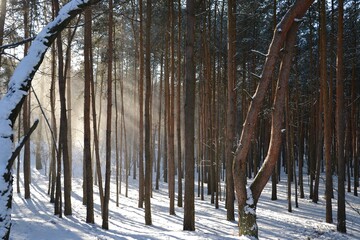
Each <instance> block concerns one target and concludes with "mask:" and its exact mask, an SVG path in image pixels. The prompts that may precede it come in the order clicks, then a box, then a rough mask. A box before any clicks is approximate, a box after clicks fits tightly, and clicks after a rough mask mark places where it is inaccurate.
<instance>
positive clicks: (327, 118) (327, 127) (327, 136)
mask: <svg viewBox="0 0 360 240" xmlns="http://www.w3.org/2000/svg"><path fill="white" fill-rule="evenodd" d="M325 2H326V0H322V1H321V4H320V81H321V82H320V85H321V91H322V93H323V94H322V98H323V106H324V145H325V149H324V157H325V165H326V170H325V171H326V184H325V198H326V222H327V223H332V206H331V197H332V194H331V193H332V173H331V124H330V123H331V115H330V108H329V95H330V94H331V95H332V93H330V94H329V89H328V84H327V72H326V71H327V70H326V66H327V63H326V9H325V4H326V3H325Z"/></svg>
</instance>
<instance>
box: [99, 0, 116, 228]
mask: <svg viewBox="0 0 360 240" xmlns="http://www.w3.org/2000/svg"><path fill="white" fill-rule="evenodd" d="M109 9H110V10H109V16H108V49H107V58H108V62H107V67H108V69H107V109H106V112H107V115H106V139H105V141H106V153H105V161H106V162H105V192H104V203H103V209H102V210H103V211H102V220H103V222H102V228H103V229H106V230H107V229H109V201H110V176H111V122H112V121H111V118H112V92H113V89H112V82H113V81H112V71H113V1H112V0H109Z"/></svg>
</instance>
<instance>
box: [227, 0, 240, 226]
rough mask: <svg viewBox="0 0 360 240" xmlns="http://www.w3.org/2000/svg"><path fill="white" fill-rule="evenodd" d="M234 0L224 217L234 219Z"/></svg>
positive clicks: (232, 5) (231, 7)
mask: <svg viewBox="0 0 360 240" xmlns="http://www.w3.org/2000/svg"><path fill="white" fill-rule="evenodd" d="M235 13H236V1H235V0H229V1H228V60H227V71H228V74H227V77H228V85H227V92H228V94H227V113H226V114H227V116H226V144H225V146H226V150H225V154H226V161H225V167H226V219H227V220H228V221H234V220H235V215H234V199H235V192H234V179H233V173H232V166H233V159H234V145H235V144H234V142H235V131H234V129H235V125H236V123H235V115H236V109H237V107H236V87H235V86H236V69H235V66H236V64H235V61H236V44H235V43H236V17H235Z"/></svg>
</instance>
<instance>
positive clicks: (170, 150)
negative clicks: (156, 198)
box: [167, 1, 175, 215]
mask: <svg viewBox="0 0 360 240" xmlns="http://www.w3.org/2000/svg"><path fill="white" fill-rule="evenodd" d="M169 4H170V6H169V19H170V55H171V57H170V73H171V75H170V89H169V102H170V104H169V118H168V121H169V122H168V128H169V131H168V134H169V137H168V147H167V150H168V167H169V176H168V183H169V197H170V207H169V213H170V215H175V159H174V156H175V154H174V126H175V125H174V107H175V104H174V100H175V49H174V47H175V43H174V38H175V36H174V28H175V23H174V22H175V16H174V2H173V1H169Z"/></svg>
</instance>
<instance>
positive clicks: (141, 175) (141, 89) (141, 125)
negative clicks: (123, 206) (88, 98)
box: [138, 0, 144, 208]
mask: <svg viewBox="0 0 360 240" xmlns="http://www.w3.org/2000/svg"><path fill="white" fill-rule="evenodd" d="M139 14H140V30H139V31H140V33H139V34H140V43H139V48H140V50H139V55H140V56H139V62H140V74H139V116H140V117H139V118H140V121H139V203H138V207H139V208H142V207H143V202H144V147H143V146H144V120H143V119H144V112H143V111H144V100H143V99H144V46H143V44H144V40H143V19H144V17H143V1H142V0H139Z"/></svg>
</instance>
